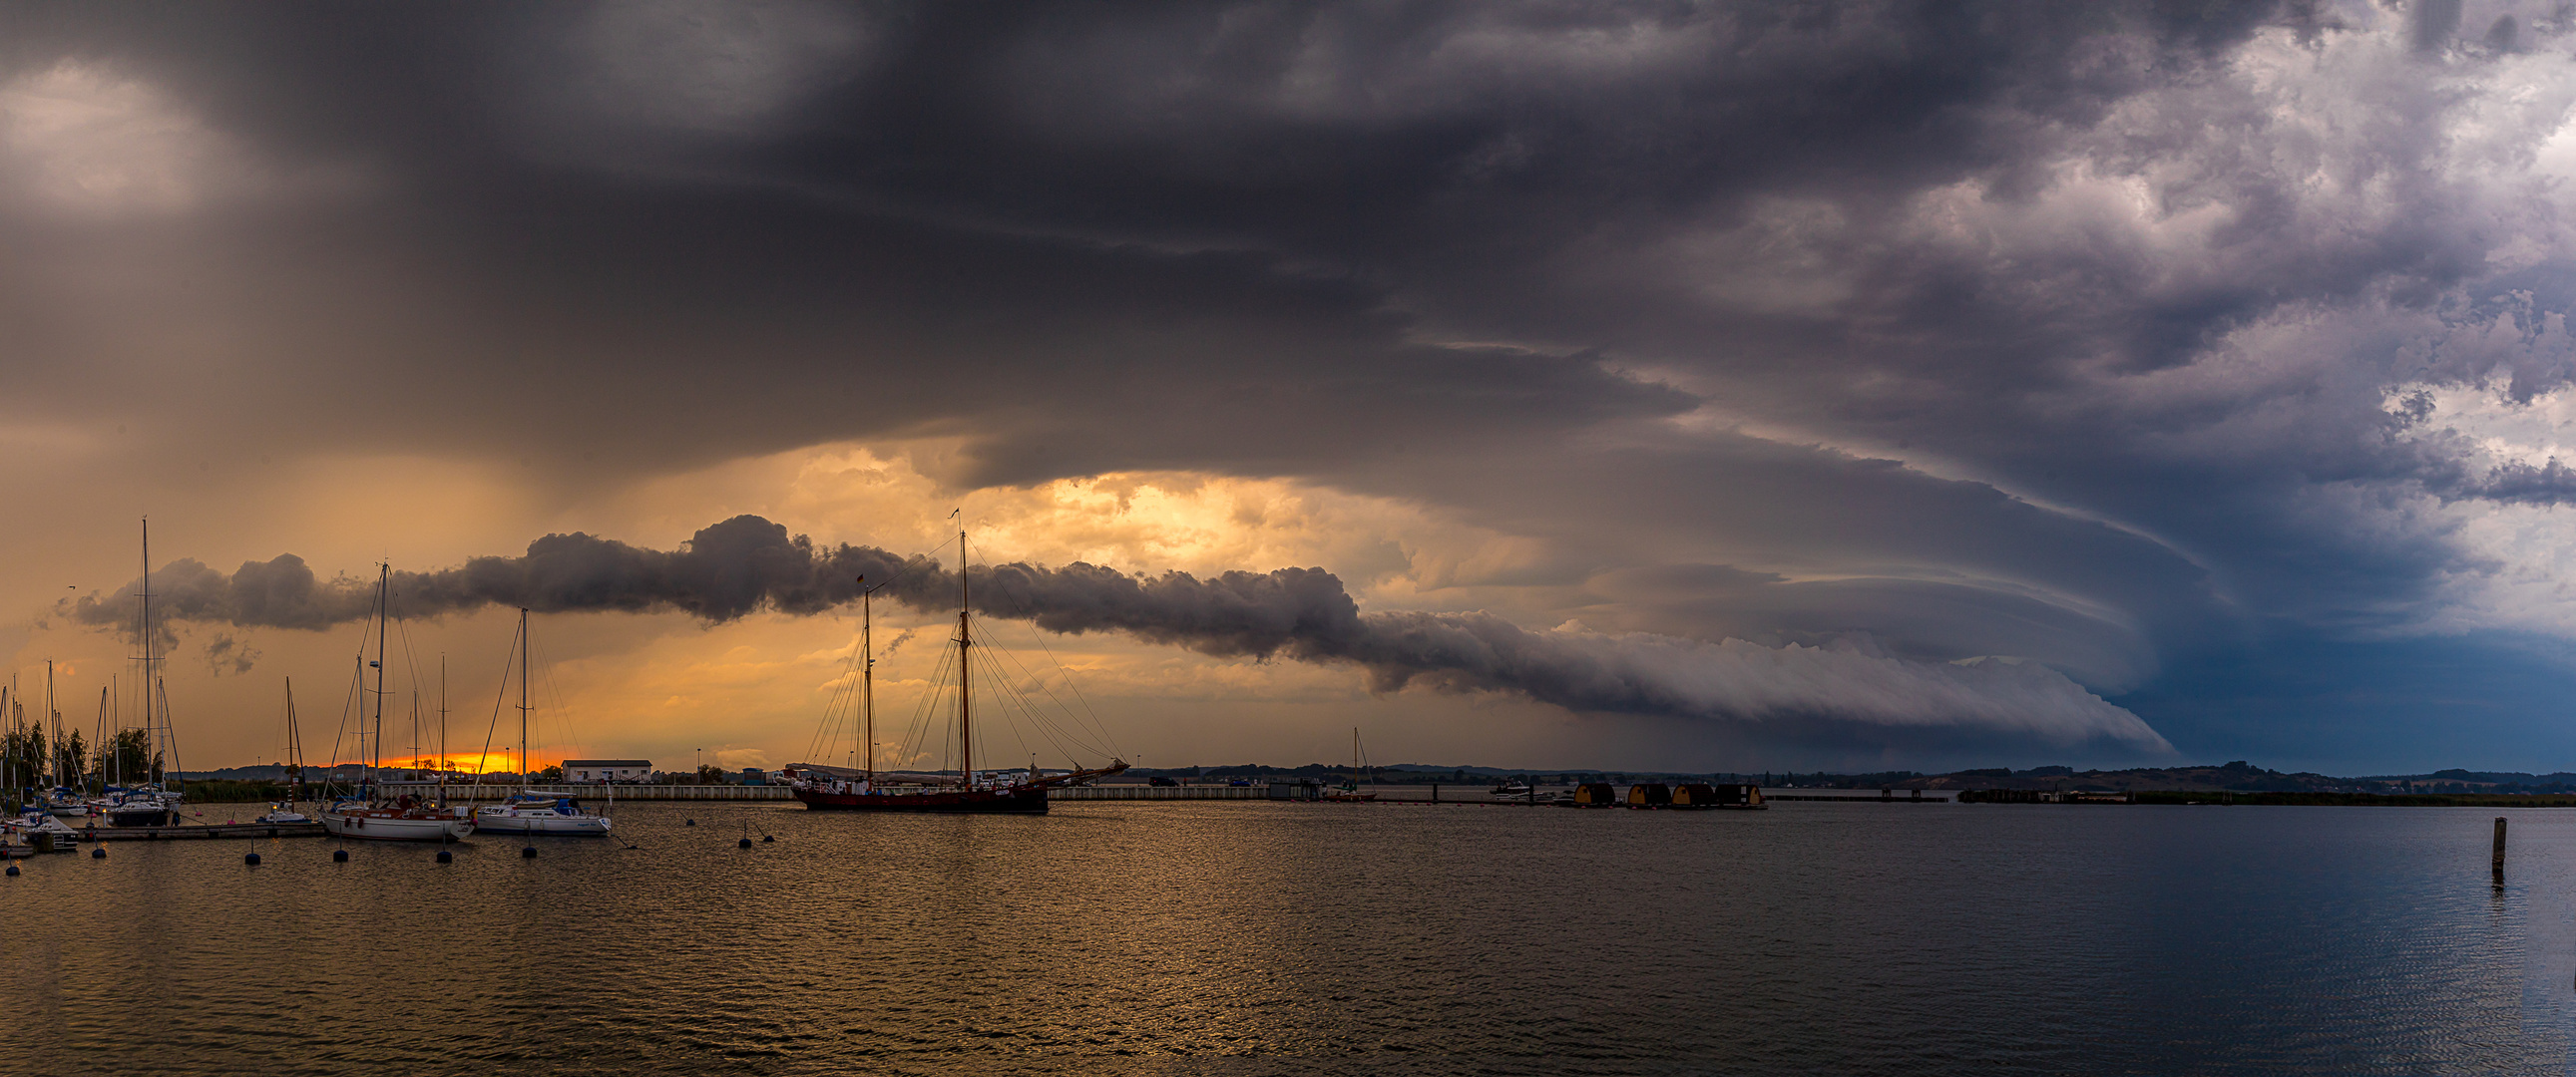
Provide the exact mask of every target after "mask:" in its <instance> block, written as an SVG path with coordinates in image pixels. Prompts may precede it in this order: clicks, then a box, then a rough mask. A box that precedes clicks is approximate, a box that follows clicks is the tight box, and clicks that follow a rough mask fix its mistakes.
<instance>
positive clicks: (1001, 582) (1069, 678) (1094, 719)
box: [984, 563, 1127, 758]
mask: <svg viewBox="0 0 2576 1077" xmlns="http://www.w3.org/2000/svg"><path fill="white" fill-rule="evenodd" d="M984 567H985V568H986V569H987V570H988V571H986V572H985V573H984V575H985V578H987V579H989V580H991V581H992V583H989V584H987V585H986V586H988V587H989V586H995V585H998V586H1000V587H1001V588H1002V589H1003V590H1004V591H1006V592H1008V591H1011V585H1010V581H1008V580H1005V579H1002V578H1001V574H1000V573H997V572H992V571H989V570H990V569H991V568H992V566H991V565H990V564H989V563H988V564H986V565H985V566H984ZM1013 601H1019V598H1018V595H1017V594H1016V592H1014V593H1013ZM1028 605H1030V606H1031V607H1032V608H1034V606H1035V603H1028ZM1021 627H1022V628H1024V629H1026V630H1027V631H1028V633H1029V638H1031V639H1034V640H1036V641H1037V642H1038V650H1040V651H1042V652H1044V653H1045V654H1046V656H1047V661H1049V662H1053V663H1055V669H1056V672H1057V673H1059V674H1062V675H1063V676H1064V686H1065V687H1066V688H1068V689H1070V690H1072V692H1073V698H1074V699H1075V700H1076V701H1078V702H1080V703H1081V704H1082V709H1083V711H1084V712H1085V713H1088V714H1089V715H1090V716H1091V724H1092V726H1093V727H1094V728H1095V729H1097V730H1098V731H1099V733H1100V739H1102V740H1103V741H1106V742H1108V744H1109V747H1110V750H1111V753H1112V754H1113V755H1115V756H1117V757H1121V758H1123V757H1125V755H1126V754H1127V753H1125V752H1122V751H1118V750H1117V749H1118V738H1116V737H1113V736H1111V735H1109V726H1108V723H1105V722H1102V721H1101V720H1100V712H1098V711H1095V710H1092V709H1091V700H1090V699H1089V698H1088V697H1085V696H1084V695H1083V694H1082V686H1081V685H1080V684H1077V683H1075V682H1074V679H1073V671H1072V670H1070V669H1067V668H1065V664H1064V662H1063V660H1061V659H1059V658H1057V657H1056V656H1055V648H1053V647H1049V646H1047V642H1046V637H1045V636H1044V635H1043V634H1041V633H1040V632H1039V631H1038V627H1037V622H1035V621H1033V620H1032V621H1024V622H1021ZM1040 683H1041V684H1043V683H1044V682H1040ZM1048 694H1049V695H1050V696H1052V695H1053V694H1054V692H1053V691H1052V690H1050V691H1049V692H1048ZM1059 705H1061V704H1059ZM1065 713H1066V714H1067V715H1070V714H1072V708H1069V707H1068V708H1066V710H1065Z"/></svg>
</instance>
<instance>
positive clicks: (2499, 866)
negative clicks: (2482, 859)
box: [2495, 815, 2504, 875]
mask: <svg viewBox="0 0 2576 1077" xmlns="http://www.w3.org/2000/svg"><path fill="white" fill-rule="evenodd" d="M2495 873H2496V874H2498V875H2502V874H2504V816H2501V815H2499V816H2496V837H2495Z"/></svg>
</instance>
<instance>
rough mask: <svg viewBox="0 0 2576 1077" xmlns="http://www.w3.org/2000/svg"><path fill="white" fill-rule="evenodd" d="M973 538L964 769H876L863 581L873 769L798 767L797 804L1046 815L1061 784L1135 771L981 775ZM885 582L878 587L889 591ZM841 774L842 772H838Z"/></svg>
mask: <svg viewBox="0 0 2576 1077" xmlns="http://www.w3.org/2000/svg"><path fill="white" fill-rule="evenodd" d="M966 566H967V559H966V532H964V531H962V530H961V531H959V532H957V635H956V637H955V638H953V639H951V640H950V641H949V642H950V643H951V644H952V645H954V646H955V647H956V648H957V662H956V670H957V742H958V746H959V753H958V754H959V760H960V765H959V767H958V770H957V773H955V774H953V775H952V774H936V775H933V774H888V775H886V776H885V777H887V778H891V779H893V780H891V781H879V780H878V779H879V775H878V774H877V769H876V754H877V753H876V653H875V650H874V641H873V639H872V638H871V636H872V634H873V628H874V626H873V623H872V620H873V617H872V614H871V612H870V607H869V602H870V600H871V597H872V596H873V595H875V593H876V590H877V588H874V587H869V586H868V585H867V582H868V581H867V577H865V576H861V577H859V580H858V582H859V651H860V658H861V663H860V670H859V678H860V679H859V700H860V709H861V711H862V712H863V713H864V714H865V716H866V718H865V721H866V726H865V730H864V732H863V733H862V734H861V737H860V744H861V746H862V747H863V748H864V749H865V752H864V755H865V757H866V764H865V766H863V767H861V768H857V769H855V770H854V771H853V770H842V769H841V768H837V767H823V766H817V765H814V764H810V763H809V764H800V765H799V766H796V767H791V768H789V770H790V771H791V773H792V775H793V777H792V778H791V781H790V786H789V789H790V791H791V792H792V793H793V794H794V795H795V797H796V799H797V800H798V801H800V802H802V803H803V804H804V805H805V806H806V807H807V808H809V809H812V810H815V811H908V812H949V813H967V812H980V813H1010V814H1027V815H1042V814H1045V812H1046V810H1047V790H1049V789H1052V788H1055V787H1056V786H1060V785H1077V784H1080V783H1083V782H1087V781H1091V780H1093V779H1095V778H1104V777H1107V776H1109V775H1112V774H1117V773H1121V772H1123V771H1125V770H1126V769H1127V763H1126V761H1124V760H1119V759H1112V760H1110V762H1109V765H1108V766H1105V767H1099V768H1094V769H1087V770H1084V769H1077V770H1072V771H1068V772H1066V773H1062V774H1041V773H1040V772H1039V771H1038V768H1037V764H1036V763H1035V762H1031V763H1030V765H1029V769H1028V770H1026V771H1016V772H1015V771H1000V772H984V773H978V772H977V771H976V769H975V720H974V707H973V697H972V692H971V689H972V687H973V685H974V676H973V672H972V669H973V667H972V666H971V665H970V664H969V661H970V658H971V656H972V654H973V650H974V647H975V640H974V621H973V618H972V616H971V615H970V613H969V610H970V609H971V608H972V604H971V603H970V602H969V601H968V597H969V596H968V592H967V589H966V587H967V585H966ZM883 586H885V585H884V584H878V585H877V587H883ZM835 771H839V773H834V772H835Z"/></svg>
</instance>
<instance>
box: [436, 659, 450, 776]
mask: <svg viewBox="0 0 2576 1077" xmlns="http://www.w3.org/2000/svg"><path fill="white" fill-rule="evenodd" d="M447 770H448V762H447V655H445V654H440V655H439V656H438V805H439V806H440V807H442V808H443V807H446V806H447Z"/></svg>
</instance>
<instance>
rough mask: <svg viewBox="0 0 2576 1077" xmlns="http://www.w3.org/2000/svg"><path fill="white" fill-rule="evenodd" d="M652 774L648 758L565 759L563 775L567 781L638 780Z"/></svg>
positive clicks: (651, 764) (650, 762) (651, 765)
mask: <svg viewBox="0 0 2576 1077" xmlns="http://www.w3.org/2000/svg"><path fill="white" fill-rule="evenodd" d="M652 774H653V761H652V760H650V759H567V760H564V761H563V776H564V780H565V781H568V782H640V781H644V780H646V779H648V778H650V777H652Z"/></svg>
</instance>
